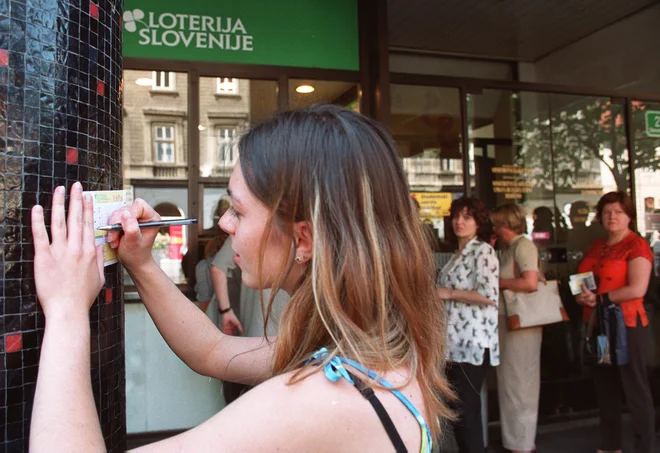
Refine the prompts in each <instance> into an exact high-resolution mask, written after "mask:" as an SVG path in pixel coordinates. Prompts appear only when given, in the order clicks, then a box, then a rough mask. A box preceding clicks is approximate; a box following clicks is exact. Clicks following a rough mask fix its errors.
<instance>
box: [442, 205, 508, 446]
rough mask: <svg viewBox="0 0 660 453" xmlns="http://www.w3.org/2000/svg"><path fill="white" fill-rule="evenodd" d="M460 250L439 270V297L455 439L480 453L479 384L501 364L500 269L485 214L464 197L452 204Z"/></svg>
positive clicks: (455, 233) (453, 222) (481, 430)
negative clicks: (444, 313)
mask: <svg viewBox="0 0 660 453" xmlns="http://www.w3.org/2000/svg"><path fill="white" fill-rule="evenodd" d="M450 214H451V225H452V233H453V234H451V235H450V237H449V239H450V241H451V242H453V243H454V244H455V245H456V246H457V247H458V251H457V252H456V254H455V255H454V257H453V258H452V259H451V261H449V262H448V263H447V264H446V265H445V267H444V268H443V269H442V271H440V278H439V284H440V287H439V288H438V289H437V293H438V297H439V298H440V299H441V300H442V301H443V303H444V304H445V306H446V307H447V341H448V355H449V364H448V367H447V378H448V379H449V383H450V384H451V385H452V387H453V388H454V389H455V391H456V396H457V399H456V401H455V403H454V409H455V410H456V413H457V414H456V415H457V417H458V418H457V419H456V420H455V422H454V423H453V428H454V436H455V438H456V443H457V444H458V451H459V452H460V453H483V451H484V436H483V428H482V419H481V386H482V385H483V382H484V378H485V377H486V372H487V371H488V368H489V367H490V366H497V365H499V363H500V349H499V342H498V338H497V300H498V297H499V278H500V275H499V274H500V266H499V261H498V260H497V255H496V254H495V250H493V247H491V246H490V244H488V241H489V240H490V237H491V228H490V219H489V218H488V211H487V210H486V207H485V206H484V204H483V202H481V200H478V199H476V198H472V197H462V198H459V199H457V200H455V201H454V202H453V203H452V204H451V209H450Z"/></svg>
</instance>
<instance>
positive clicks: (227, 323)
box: [220, 310, 243, 335]
mask: <svg viewBox="0 0 660 453" xmlns="http://www.w3.org/2000/svg"><path fill="white" fill-rule="evenodd" d="M220 316H222V333H224V334H225V335H235V334H236V330H237V329H238V331H239V332H240V333H241V334H242V333H243V326H242V325H241V322H240V321H239V320H238V318H237V317H236V315H235V314H234V310H229V311H228V312H227V313H224V314H222V315H220Z"/></svg>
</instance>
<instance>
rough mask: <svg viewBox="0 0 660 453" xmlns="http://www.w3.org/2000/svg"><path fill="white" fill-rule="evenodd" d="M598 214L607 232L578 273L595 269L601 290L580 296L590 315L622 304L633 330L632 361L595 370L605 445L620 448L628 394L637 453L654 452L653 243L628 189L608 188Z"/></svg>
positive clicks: (629, 332)
mask: <svg viewBox="0 0 660 453" xmlns="http://www.w3.org/2000/svg"><path fill="white" fill-rule="evenodd" d="M596 212H597V218H598V220H599V221H600V223H601V224H602V225H603V227H604V228H605V230H606V231H607V237H606V238H600V239H596V240H595V241H594V243H593V244H592V245H591V247H590V248H589V250H588V251H587V253H586V255H585V257H584V259H583V260H582V262H581V263H580V266H579V268H578V272H589V271H591V272H593V273H594V276H595V277H596V279H597V281H598V288H597V289H596V292H595V293H594V292H591V291H589V290H588V289H587V288H583V292H582V293H581V294H579V295H578V296H577V301H578V303H579V304H581V305H583V306H584V319H585V321H588V320H589V317H590V316H591V312H592V310H593V308H594V307H595V306H596V304H597V303H601V304H603V305H606V306H607V305H610V304H617V305H619V306H620V307H621V311H622V312H623V318H624V322H625V324H626V331H627V335H628V358H629V363H628V364H627V365H622V366H602V367H596V368H595V369H594V386H595V389H596V399H597V400H598V405H599V407H600V446H599V448H600V450H599V451H601V452H620V451H621V447H622V433H621V412H622V409H623V397H624V395H625V399H626V402H627V405H628V409H629V410H630V415H631V417H632V426H633V430H634V432H635V437H636V439H637V450H636V451H638V452H643V453H651V452H655V446H654V444H655V409H654V407H653V397H652V395H651V389H650V385H649V380H648V376H647V366H648V362H649V357H648V352H649V350H650V349H651V337H650V335H651V332H650V330H649V327H648V325H649V319H648V317H647V315H646V310H645V309H644V295H645V294H646V290H647V288H648V285H649V279H650V277H651V269H652V263H653V253H652V252H651V248H650V247H649V245H648V244H647V243H646V241H645V240H644V239H642V238H641V237H640V236H639V235H638V234H636V233H635V232H634V231H633V229H632V228H633V225H634V220H635V205H634V203H633V201H632V198H631V197H630V196H628V195H627V194H626V193H625V192H609V193H607V194H605V195H603V196H602V197H601V199H600V200H599V201H598V206H597V208H596Z"/></svg>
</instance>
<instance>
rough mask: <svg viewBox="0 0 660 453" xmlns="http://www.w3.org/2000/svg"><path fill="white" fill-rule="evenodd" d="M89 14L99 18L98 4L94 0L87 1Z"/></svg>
mask: <svg viewBox="0 0 660 453" xmlns="http://www.w3.org/2000/svg"><path fill="white" fill-rule="evenodd" d="M89 15H90V16H92V17H93V18H94V19H98V18H99V6H98V5H97V4H96V3H94V2H89Z"/></svg>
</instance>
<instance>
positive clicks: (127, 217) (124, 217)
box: [121, 212, 131, 220]
mask: <svg viewBox="0 0 660 453" xmlns="http://www.w3.org/2000/svg"><path fill="white" fill-rule="evenodd" d="M121 218H122V219H124V220H128V219H130V218H131V215H130V214H129V213H128V212H125V213H123V214H122V215H121Z"/></svg>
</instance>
